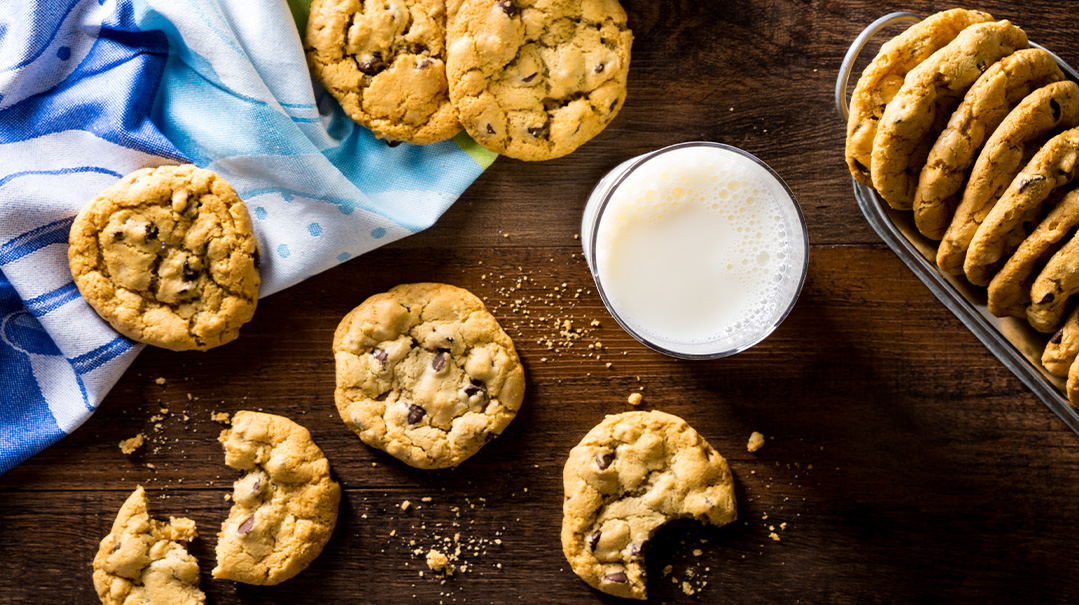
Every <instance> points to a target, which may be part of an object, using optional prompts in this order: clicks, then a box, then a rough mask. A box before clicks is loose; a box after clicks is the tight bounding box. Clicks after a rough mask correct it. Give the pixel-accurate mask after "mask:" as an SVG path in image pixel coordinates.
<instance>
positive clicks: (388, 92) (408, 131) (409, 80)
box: [304, 0, 461, 145]
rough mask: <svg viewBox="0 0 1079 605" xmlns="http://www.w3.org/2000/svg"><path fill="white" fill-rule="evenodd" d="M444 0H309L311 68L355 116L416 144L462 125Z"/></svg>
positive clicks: (385, 134)
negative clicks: (452, 83) (451, 76)
mask: <svg viewBox="0 0 1079 605" xmlns="http://www.w3.org/2000/svg"><path fill="white" fill-rule="evenodd" d="M445 27H446V2H445V1H444V0H386V1H385V2H372V1H367V2H365V1H363V0H314V2H312V3H311V17H310V19H308V21H307V34H306V37H305V42H304V50H305V51H306V53H307V63H308V65H309V66H310V68H311V73H312V74H313V75H314V77H315V79H316V80H318V82H319V83H320V84H322V85H323V86H324V87H326V90H328V91H329V92H330V94H332V95H333V96H334V97H335V98H336V99H337V100H338V102H340V103H341V108H342V109H344V110H345V113H347V114H348V115H349V117H351V118H352V119H353V120H354V121H355V122H357V123H359V124H362V125H364V126H366V127H367V128H369V129H371V132H373V133H374V134H375V136H377V137H379V138H385V139H387V140H390V141H403V142H406V143H414V144H417V145H425V144H428V143H437V142H439V141H444V140H446V139H448V138H450V137H452V136H453V135H455V134H457V132H459V131H460V130H461V127H460V125H459V124H458V121H457V110H456V108H455V107H454V106H453V104H452V103H450V97H449V85H448V83H447V81H446V32H445Z"/></svg>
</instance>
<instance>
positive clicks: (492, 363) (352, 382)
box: [333, 283, 525, 469]
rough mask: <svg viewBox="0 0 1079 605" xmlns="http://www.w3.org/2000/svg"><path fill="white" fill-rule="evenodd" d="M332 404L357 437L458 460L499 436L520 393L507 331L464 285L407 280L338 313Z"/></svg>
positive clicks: (422, 456)
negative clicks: (409, 282)
mask: <svg viewBox="0 0 1079 605" xmlns="http://www.w3.org/2000/svg"><path fill="white" fill-rule="evenodd" d="M333 352H334V357H335V359H336V361H337V390H336V392H335V398H336V401H337V410H338V412H340V414H341V418H342V419H343V420H344V421H345V424H347V425H348V427H349V428H350V429H352V431H353V432H355V433H356V434H357V435H359V437H360V439H362V440H363V442H364V443H366V444H367V445H370V446H372V447H376V448H378V449H381V450H384V451H386V452H387V453H389V454H390V455H392V456H395V457H397V458H399V459H400V460H402V461H403V462H405V463H406V464H409V465H411V466H415V467H417V468H426V469H433V468H445V467H450V466H456V465H458V464H460V463H461V462H463V461H465V460H466V459H467V458H468V457H470V456H472V455H473V454H475V453H476V452H477V451H479V450H480V448H482V447H483V446H484V445H485V444H486V443H488V442H489V441H491V440H492V439H494V438H495V437H498V436H499V435H500V434H501V433H502V431H504V430H505V429H506V427H507V426H508V425H509V423H510V421H511V420H513V417H514V416H515V415H516V414H517V410H518V408H520V406H521V401H522V400H523V399H524V390H525V379H524V370H523V369H522V367H521V361H520V359H518V357H517V351H516V349H515V348H514V346H513V341H511V340H510V337H509V336H507V335H506V333H505V332H504V331H502V328H501V327H499V325H498V322H497V321H496V320H495V318H494V316H492V315H491V314H490V313H489V312H488V311H487V309H486V307H484V306H483V303H482V302H481V301H480V300H479V299H478V298H476V297H475V296H473V295H472V293H470V292H468V291H467V290H462V289H461V288H456V287H454V286H449V285H446V284H431V283H421V284H405V285H400V286H397V287H395V288H393V289H392V290H390V291H389V292H385V293H382V294H376V295H374V296H372V297H370V298H368V299H367V300H366V301H364V302H363V304H361V305H360V306H358V307H356V308H355V309H353V310H352V311H351V312H350V313H349V314H348V315H346V316H345V317H344V319H342V320H341V324H340V325H339V326H337V332H336V333H335V334H334V339H333Z"/></svg>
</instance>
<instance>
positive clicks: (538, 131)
mask: <svg viewBox="0 0 1079 605" xmlns="http://www.w3.org/2000/svg"><path fill="white" fill-rule="evenodd" d="M545 130H546V128H544V127H543V126H532V127H530V128H529V129H528V134H530V135H532V136H533V137H534V138H537V139H538V138H540V137H541V136H544V131H545Z"/></svg>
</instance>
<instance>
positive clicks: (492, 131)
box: [487, 124, 495, 134]
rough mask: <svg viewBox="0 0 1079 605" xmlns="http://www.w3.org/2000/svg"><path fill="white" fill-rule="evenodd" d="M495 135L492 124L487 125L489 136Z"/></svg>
mask: <svg viewBox="0 0 1079 605" xmlns="http://www.w3.org/2000/svg"><path fill="white" fill-rule="evenodd" d="M494 133H495V129H494V128H493V127H492V126H491V125H490V124H488V125H487V134H494Z"/></svg>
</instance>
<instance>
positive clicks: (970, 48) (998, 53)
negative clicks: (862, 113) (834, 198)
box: [871, 21, 1027, 210]
mask: <svg viewBox="0 0 1079 605" xmlns="http://www.w3.org/2000/svg"><path fill="white" fill-rule="evenodd" d="M1026 47H1027V35H1026V33H1025V32H1023V30H1021V29H1019V28H1018V27H1016V26H1014V25H1012V24H1011V23H1009V22H1008V21H997V22H993V23H977V24H974V25H971V26H970V27H968V28H966V29H964V30H963V31H961V32H960V33H959V35H958V36H956V38H955V39H954V40H952V41H951V42H949V43H948V45H947V46H945V47H944V48H942V49H940V50H938V51H937V52H935V53H933V56H931V57H929V58H928V59H926V60H925V61H924V62H922V63H921V64H920V65H918V66H917V67H915V68H914V69H913V70H911V72H910V73H908V74H907V77H906V78H905V79H904V81H903V86H902V88H900V89H899V92H898V93H896V95H895V97H894V98H893V99H892V101H891V102H890V103H888V106H887V107H886V108H885V110H884V115H883V116H882V117H881V119H880V122H879V123H878V125H877V133H876V135H875V136H874V137H873V159H872V166H871V169H872V177H873V187H874V188H875V189H876V190H877V192H878V193H879V194H880V196H881V197H882V198H883V199H884V200H885V201H886V202H888V205H889V206H891V207H892V208H895V209H898V210H911V209H912V208H913V205H914V190H915V188H916V186H917V184H918V176H919V174H920V173H921V171H922V166H923V165H924V164H925V162H926V159H927V158H928V156H929V150H930V148H931V147H932V145H933V142H934V141H936V139H937V136H938V135H939V134H940V133H941V131H943V130H944V127H945V126H946V124H947V121H948V117H949V116H950V115H951V113H952V111H953V110H954V109H955V108H956V107H957V106H958V105H959V102H960V101H961V100H962V98H963V95H965V94H966V92H967V90H968V89H969V88H970V87H971V85H972V84H974V82H975V80H977V79H978V77H979V76H981V75H982V73H984V72H985V70H987V69H989V67H990V66H991V65H993V64H994V63H996V62H997V61H998V60H1000V59H1001V58H1003V57H1006V56H1008V55H1010V54H1012V53H1013V52H1015V51H1016V50H1019V49H1022V48H1026Z"/></svg>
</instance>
